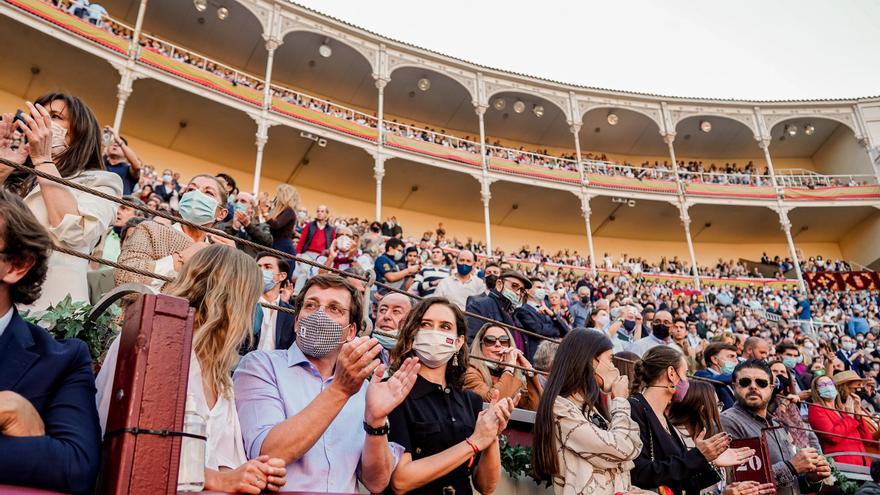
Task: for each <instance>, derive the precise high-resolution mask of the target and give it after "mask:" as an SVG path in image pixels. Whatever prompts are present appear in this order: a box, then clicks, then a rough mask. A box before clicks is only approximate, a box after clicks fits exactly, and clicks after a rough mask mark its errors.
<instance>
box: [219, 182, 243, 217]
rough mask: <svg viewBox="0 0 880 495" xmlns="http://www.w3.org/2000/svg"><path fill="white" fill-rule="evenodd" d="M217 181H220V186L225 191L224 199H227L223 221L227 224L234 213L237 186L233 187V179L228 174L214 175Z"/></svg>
mask: <svg viewBox="0 0 880 495" xmlns="http://www.w3.org/2000/svg"><path fill="white" fill-rule="evenodd" d="M215 177H216V178H217V180H219V181H220V184H222V185H223V187H224V188H225V189H226V197H227V198H228V202H227V203H226V211H227V212H228V213H227V214H226V218H224V219H223V221H224V222H228V221H230V220H232V214H233V212H234V211H235V198H236V197H237V196H238V186H236V185H235V179H233V178H232V176H231V175H229V174H224V173H219V174H217V175H215Z"/></svg>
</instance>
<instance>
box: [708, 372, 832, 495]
mask: <svg viewBox="0 0 880 495" xmlns="http://www.w3.org/2000/svg"><path fill="white" fill-rule="evenodd" d="M733 385H734V395H735V397H736V404H735V405H734V406H733V407H731V408H730V409H727V410H726V411H724V412H723V413H721V425H722V426H723V427H724V431H725V432H727V433H728V434H729V435H730V436H731V438H733V439H742V438H755V437H759V436H762V435H763V436H764V437H765V438H766V440H767V443H766V445H767V449H768V452H769V457H770V463H771V466H772V468H771V469H772V472H773V481H774V483H776V491H777V493H792V494H799V493H815V492H817V491H819V488H820V484H821V481H822V480H823V479H825V478H827V477H828V476H830V475H831V465H830V464H829V463H828V461H827V460H825V458H824V457H822V456H821V455H819V453H818V452H817V451H816V449H813V448H797V447H795V446H793V445H792V444H791V441H790V440H789V438H790V436H789V433H788V431H786V430H785V427H784V426H782V425H781V424H779V423H778V422H776V421H775V420H774V419H773V418H772V417H771V416H769V415H768V413H767V407H768V406H769V404H770V397H771V395H772V393H773V374H772V372H771V371H770V368H769V367H768V366H767V364H766V363H764V362H763V361H756V360H750V361H744V362H742V363H740V364H738V365H737V366H736V369H734V370H733ZM776 427H779V428H776Z"/></svg>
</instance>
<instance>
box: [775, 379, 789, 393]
mask: <svg viewBox="0 0 880 495" xmlns="http://www.w3.org/2000/svg"><path fill="white" fill-rule="evenodd" d="M790 387H791V379H789V378H788V377H787V376H782V375H780V376H777V377H776V392H777V393H786V392H788V389H789V388H790Z"/></svg>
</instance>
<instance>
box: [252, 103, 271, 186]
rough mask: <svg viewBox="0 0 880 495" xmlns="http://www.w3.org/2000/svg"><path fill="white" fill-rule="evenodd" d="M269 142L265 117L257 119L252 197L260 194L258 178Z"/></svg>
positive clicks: (267, 124) (261, 173)
mask: <svg viewBox="0 0 880 495" xmlns="http://www.w3.org/2000/svg"><path fill="white" fill-rule="evenodd" d="M268 141H269V123H268V121H267V120H266V116H265V115H260V117H259V118H257V134H256V140H255V141H254V143H255V144H256V146H257V160H256V163H255V164H254V189H253V191H254V197H256V196H258V195H259V194H260V177H261V176H262V175H263V150H264V149H265V147H266V142H268Z"/></svg>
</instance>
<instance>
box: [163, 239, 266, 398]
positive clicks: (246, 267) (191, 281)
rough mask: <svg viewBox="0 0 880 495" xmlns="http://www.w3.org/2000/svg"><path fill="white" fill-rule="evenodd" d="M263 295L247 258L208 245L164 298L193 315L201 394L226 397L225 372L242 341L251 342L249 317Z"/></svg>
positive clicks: (228, 381)
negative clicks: (183, 304) (183, 302)
mask: <svg viewBox="0 0 880 495" xmlns="http://www.w3.org/2000/svg"><path fill="white" fill-rule="evenodd" d="M262 292H263V275H262V273H261V272H260V269H259V267H258V266H257V262H256V261H254V259H253V258H251V257H250V256H248V255H247V254H245V253H244V252H243V251H239V250H237V249H235V248H233V247H229V246H223V245H220V244H213V245H211V246H208V247H206V248H204V249H202V250H201V251H199V252H198V253H196V254H195V255H193V257H192V258H190V259H189V261H187V262H186V263H185V264H184V265H183V269H182V273H181V274H180V276H178V277H177V279H175V280H174V281H173V282H171V283H169V284H168V287H166V289H165V293H166V294H169V295H172V296H179V297H182V298H184V299H187V300H188V301H189V303H190V305H192V306H193V307H194V308H195V310H196V312H195V321H194V323H193V345H192V348H193V353H195V355H196V357H197V358H198V359H199V365H201V367H202V380H204V382H205V384H206V385H207V387H206V390H205V392H206V393H209V390H208V389H210V391H211V392H216V393H217V394H218V395H223V396H224V397H227V398H230V397H231V396H232V380H231V379H230V373H231V372H232V369H233V368H234V367H235V365H236V363H237V362H238V351H239V349H240V348H241V345H242V343H243V342H244V341H245V339H248V340H249V339H251V338H252V331H253V315H254V309H255V308H256V307H257V302H258V301H259V299H260V294H262Z"/></svg>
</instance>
